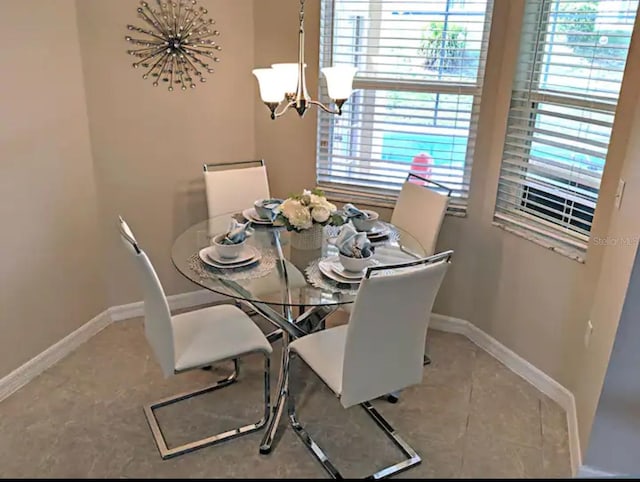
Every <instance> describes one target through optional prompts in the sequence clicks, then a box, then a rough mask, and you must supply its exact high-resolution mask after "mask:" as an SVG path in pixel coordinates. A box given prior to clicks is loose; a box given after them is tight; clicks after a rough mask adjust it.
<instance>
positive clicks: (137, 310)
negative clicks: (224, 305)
mask: <svg viewBox="0 0 640 482" xmlns="http://www.w3.org/2000/svg"><path fill="white" fill-rule="evenodd" d="M228 299H229V298H228V297H225V296H222V295H219V294H217V293H214V292H212V291H209V290H198V291H190V292H188V293H181V294H178V295H171V296H167V301H168V302H169V309H171V310H181V309H184V308H191V307H193V306H199V305H205V304H207V303H217V302H220V301H224V300H228ZM109 314H110V315H111V320H112V321H122V320H128V319H130V318H137V317H139V316H144V302H143V301H137V302H135V303H129V304H127V305H119V306H112V307H111V308H109Z"/></svg>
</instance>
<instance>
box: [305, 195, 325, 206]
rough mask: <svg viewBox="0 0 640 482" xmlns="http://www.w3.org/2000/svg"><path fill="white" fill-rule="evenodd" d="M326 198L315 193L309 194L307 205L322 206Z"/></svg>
mask: <svg viewBox="0 0 640 482" xmlns="http://www.w3.org/2000/svg"><path fill="white" fill-rule="evenodd" d="M326 200H327V198H325V197H323V196H318V195H317V194H311V196H310V202H309V205H310V206H311V207H314V208H315V207H317V206H322V204H323V202H324V201H326Z"/></svg>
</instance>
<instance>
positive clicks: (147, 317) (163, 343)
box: [120, 218, 175, 377]
mask: <svg viewBox="0 0 640 482" xmlns="http://www.w3.org/2000/svg"><path fill="white" fill-rule="evenodd" d="M120 237H121V239H122V242H123V243H124V244H125V247H126V248H127V251H129V253H131V256H132V257H133V259H134V261H135V264H136V269H137V271H138V274H139V278H140V282H141V284H142V289H143V292H144V333H145V336H146V337H147V341H148V342H149V345H151V348H152V350H153V353H154V355H155V356H156V359H157V360H158V363H160V366H161V367H162V372H163V373H164V376H165V377H168V376H170V375H173V374H174V370H175V353H174V342H173V327H172V325H171V312H170V311H169V305H168V304H167V297H166V296H165V294H164V290H163V289H162V284H161V283H160V279H159V278H158V275H157V274H156V270H155V269H153V265H152V264H151V261H150V260H149V258H148V256H147V255H146V253H145V252H144V251H142V249H140V246H139V245H138V242H137V241H136V238H135V236H134V235H133V232H132V231H131V229H130V228H129V225H128V224H127V223H126V222H125V221H124V220H123V219H122V218H120Z"/></svg>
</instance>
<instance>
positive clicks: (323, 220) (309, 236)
mask: <svg viewBox="0 0 640 482" xmlns="http://www.w3.org/2000/svg"><path fill="white" fill-rule="evenodd" d="M276 220H278V221H280V223H282V224H283V225H284V226H285V227H286V228H287V230H288V231H292V235H291V246H293V247H294V248H298V249H319V248H321V247H322V232H323V231H322V228H323V226H326V225H327V224H332V225H334V226H340V225H341V224H344V222H345V220H344V218H343V217H342V216H341V215H340V213H339V211H338V208H337V207H336V206H335V204H332V203H330V202H329V201H328V200H327V198H326V196H325V194H324V192H323V191H321V190H320V189H313V190H312V191H309V190H306V189H305V190H304V191H303V192H302V194H297V195H294V196H290V197H288V198H287V199H285V200H284V202H283V203H282V204H281V205H280V206H279V207H278V208H277V217H276Z"/></svg>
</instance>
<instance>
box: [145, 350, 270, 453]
mask: <svg viewBox="0 0 640 482" xmlns="http://www.w3.org/2000/svg"><path fill="white" fill-rule="evenodd" d="M233 361H234V368H235V369H234V371H233V373H232V374H231V375H229V376H228V377H226V378H224V379H222V380H220V381H218V382H217V383H215V384H213V385H210V386H207V387H204V388H201V389H199V390H196V391H193V392H187V393H182V394H180V395H177V396H173V397H169V398H165V399H163V400H160V401H158V402H155V403H153V404H150V405H146V406H145V407H144V414H145V417H146V419H147V423H148V424H149V428H150V429H151V433H152V434H153V439H154V440H155V442H156V446H157V447H158V451H159V452H160V456H161V457H162V459H163V460H166V459H169V458H172V457H177V456H178V455H183V454H186V453H189V452H193V451H194V450H197V449H200V448H203V447H207V446H209V445H213V444H216V443H220V442H223V441H226V440H230V439H232V438H235V437H238V436H240V435H245V434H248V433H251V432H254V431H256V430H259V429H260V428H262V427H263V426H264V425H265V424H266V423H267V420H268V419H269V415H270V414H271V393H270V376H271V375H270V369H271V365H270V363H271V362H270V359H269V355H265V366H264V369H265V371H264V415H263V417H262V419H260V420H259V421H258V422H255V423H252V424H249V425H244V426H242V427H238V428H234V429H231V430H227V431H226V432H223V433H220V434H217V435H213V436H211V437H207V438H204V439H201V440H197V441H195V442H190V443H187V444H184V445H180V446H178V447H174V448H169V447H168V446H167V442H166V440H165V438H164V435H163V433H162V429H161V428H160V425H159V423H158V419H157V418H156V416H155V413H154V410H157V409H158V408H161V407H166V406H167V405H172V404H174V403H177V402H180V401H182V400H187V399H189V398H193V397H196V396H198V395H202V394H205V393H209V392H212V391H214V390H218V389H220V388H224V387H226V386H228V385H231V384H233V383H235V382H236V381H237V377H238V371H239V364H238V360H237V359H234V360H233Z"/></svg>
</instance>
